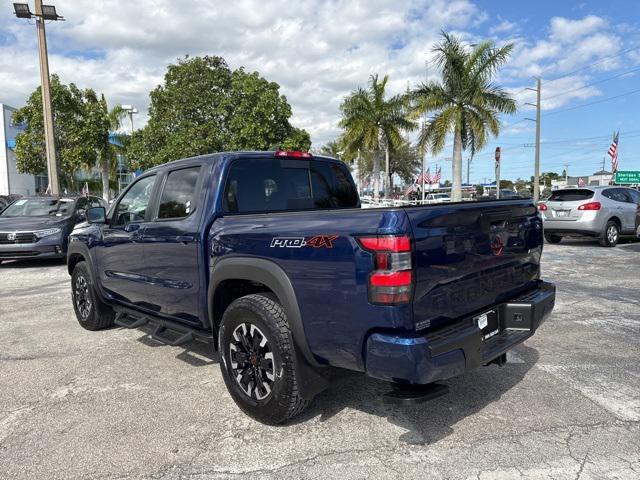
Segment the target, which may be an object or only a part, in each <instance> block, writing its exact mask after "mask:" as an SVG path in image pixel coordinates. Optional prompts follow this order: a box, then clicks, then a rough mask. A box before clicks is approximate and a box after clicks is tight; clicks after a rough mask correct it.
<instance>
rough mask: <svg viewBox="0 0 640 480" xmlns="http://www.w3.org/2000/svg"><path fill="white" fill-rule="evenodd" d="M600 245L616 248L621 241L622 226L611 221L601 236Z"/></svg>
mask: <svg viewBox="0 0 640 480" xmlns="http://www.w3.org/2000/svg"><path fill="white" fill-rule="evenodd" d="M599 240H600V245H602V246H603V247H615V246H616V245H617V244H618V241H619V240H620V226H619V225H618V223H617V222H614V221H613V220H609V221H608V222H607V224H606V225H605V227H604V231H603V232H602V235H600V239H599Z"/></svg>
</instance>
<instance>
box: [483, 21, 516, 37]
mask: <svg viewBox="0 0 640 480" xmlns="http://www.w3.org/2000/svg"><path fill="white" fill-rule="evenodd" d="M517 28H518V25H517V24H516V23H514V22H510V21H509V20H503V21H501V22H500V23H498V24H497V25H494V26H493V27H491V28H490V29H489V35H497V34H500V33H508V32H512V31H514V30H517Z"/></svg>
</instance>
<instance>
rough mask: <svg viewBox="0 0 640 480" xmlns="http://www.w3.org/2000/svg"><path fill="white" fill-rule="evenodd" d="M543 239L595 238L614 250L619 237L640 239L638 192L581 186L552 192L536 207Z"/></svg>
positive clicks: (555, 241)
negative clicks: (638, 237) (540, 218)
mask: <svg viewBox="0 0 640 480" xmlns="http://www.w3.org/2000/svg"><path fill="white" fill-rule="evenodd" d="M538 210H539V211H540V213H541V214H542V221H543V222H544V237H545V239H546V240H547V241H548V242H550V243H558V242H560V241H561V240H562V237H564V236H574V235H588V236H591V237H597V238H598V239H599V240H600V245H603V246H605V247H614V246H615V245H616V244H617V243H618V240H619V238H620V236H621V235H634V236H640V192H638V191H637V190H634V189H632V188H628V187H614V186H611V187H609V186H607V187H583V188H566V189H563V190H556V191H554V192H553V193H552V194H551V196H550V197H549V199H548V200H546V201H544V202H541V203H540V204H539V205H538Z"/></svg>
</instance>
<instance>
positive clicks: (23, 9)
mask: <svg viewBox="0 0 640 480" xmlns="http://www.w3.org/2000/svg"><path fill="white" fill-rule="evenodd" d="M35 7H36V13H35V14H33V13H31V11H30V10H29V4H27V3H14V4H13V8H14V13H15V15H16V17H18V18H27V19H30V18H33V17H36V30H37V32H38V55H39V59H40V83H41V88H40V90H41V91H42V113H43V123H44V137H45V144H44V145H45V154H46V157H47V174H48V177H49V187H48V188H47V191H48V192H49V193H50V194H51V195H59V194H60V186H59V184H58V165H57V163H56V142H55V137H54V127H53V110H52V108H51V85H50V84H49V56H48V54H47V36H46V32H45V20H54V21H55V20H64V18H63V17H61V16H59V15H58V14H57V13H56V8H55V7H54V6H53V5H45V6H44V7H43V5H42V0H35Z"/></svg>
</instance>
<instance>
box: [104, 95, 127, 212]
mask: <svg viewBox="0 0 640 480" xmlns="http://www.w3.org/2000/svg"><path fill="white" fill-rule="evenodd" d="M100 103H101V104H102V106H103V113H104V115H105V120H106V123H107V124H108V125H109V131H108V133H107V139H106V141H105V142H104V143H103V144H102V146H101V148H100V150H99V152H98V159H99V163H100V169H101V172H102V198H104V200H105V201H106V202H108V201H109V175H110V173H111V167H112V164H114V163H115V161H116V155H117V152H118V149H119V148H120V147H119V146H118V145H115V144H114V143H112V138H113V139H115V140H116V141H117V142H118V143H120V144H122V141H123V137H124V136H125V135H124V134H120V133H118V131H119V130H120V128H121V127H122V119H123V118H124V117H125V115H126V113H127V112H126V111H125V110H123V109H122V107H121V106H120V105H116V106H115V107H113V108H112V109H111V110H109V108H108V107H107V101H106V99H105V98H104V95H102V97H101V99H100ZM109 135H111V136H112V138H109Z"/></svg>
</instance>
